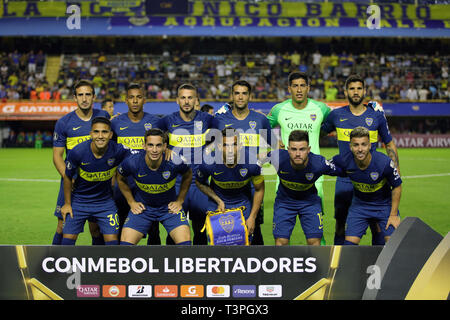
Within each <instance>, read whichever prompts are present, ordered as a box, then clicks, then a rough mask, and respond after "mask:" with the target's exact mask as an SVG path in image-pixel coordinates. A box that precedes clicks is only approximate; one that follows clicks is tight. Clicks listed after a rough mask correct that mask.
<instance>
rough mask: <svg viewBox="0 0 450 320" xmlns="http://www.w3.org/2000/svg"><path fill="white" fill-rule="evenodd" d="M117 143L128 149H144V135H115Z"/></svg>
mask: <svg viewBox="0 0 450 320" xmlns="http://www.w3.org/2000/svg"><path fill="white" fill-rule="evenodd" d="M117 143H120V144H122V145H124V146H125V147H128V148H130V149H144V137H117Z"/></svg>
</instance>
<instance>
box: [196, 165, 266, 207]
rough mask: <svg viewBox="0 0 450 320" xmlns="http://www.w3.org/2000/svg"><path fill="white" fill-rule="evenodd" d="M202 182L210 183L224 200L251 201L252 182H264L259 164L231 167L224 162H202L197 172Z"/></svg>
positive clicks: (197, 176) (234, 201) (233, 201)
mask: <svg viewBox="0 0 450 320" xmlns="http://www.w3.org/2000/svg"><path fill="white" fill-rule="evenodd" d="M195 176H196V179H198V181H199V182H200V183H203V184H207V185H208V178H209V177H211V181H210V183H209V186H210V187H211V189H212V190H213V191H214V192H215V193H216V194H217V196H218V197H219V198H220V199H222V201H223V202H225V203H227V202H232V203H236V202H239V201H241V200H242V201H251V190H250V186H251V184H260V183H262V182H264V177H263V176H262V174H261V166H260V165H259V164H237V165H236V166H235V167H233V168H229V167H227V166H226V165H224V164H215V163H214V164H206V163H203V164H201V165H200V166H199V167H198V168H197V171H196V172H195Z"/></svg>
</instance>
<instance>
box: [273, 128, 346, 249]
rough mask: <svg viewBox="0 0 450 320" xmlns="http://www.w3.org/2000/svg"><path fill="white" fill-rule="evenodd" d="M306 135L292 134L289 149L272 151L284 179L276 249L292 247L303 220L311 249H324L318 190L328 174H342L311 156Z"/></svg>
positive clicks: (279, 195) (275, 233)
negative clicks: (295, 227)
mask: <svg viewBox="0 0 450 320" xmlns="http://www.w3.org/2000/svg"><path fill="white" fill-rule="evenodd" d="M310 150H311V147H310V146H309V137H308V133H307V132H306V131H301V130H294V131H292V132H291V133H290V134H289V138H288V149H287V150H284V149H279V150H276V151H272V152H271V154H270V159H271V163H272V165H273V166H274V167H275V169H276V170H277V174H278V176H279V178H280V184H279V185H278V190H277V196H276V198H275V203H274V208H273V236H274V238H275V245H277V246H282V245H288V244H289V239H290V238H291V234H292V230H293V229H294V226H295V223H296V219H297V216H299V219H300V223H301V226H302V229H303V231H304V233H305V236H306V241H307V243H308V245H320V240H321V239H322V236H323V224H322V204H321V200H320V197H319V196H318V194H317V189H316V187H315V184H314V183H315V182H316V180H317V179H318V178H319V177H321V176H322V175H324V174H327V175H333V176H336V175H338V174H340V170H339V169H337V168H336V167H335V166H334V165H333V164H332V163H330V162H328V161H327V160H326V159H325V158H324V157H323V156H321V155H317V154H314V153H311V152H310Z"/></svg>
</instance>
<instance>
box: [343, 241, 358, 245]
mask: <svg viewBox="0 0 450 320" xmlns="http://www.w3.org/2000/svg"><path fill="white" fill-rule="evenodd" d="M344 246H357V244H356V243H353V242H351V241H347V240H344Z"/></svg>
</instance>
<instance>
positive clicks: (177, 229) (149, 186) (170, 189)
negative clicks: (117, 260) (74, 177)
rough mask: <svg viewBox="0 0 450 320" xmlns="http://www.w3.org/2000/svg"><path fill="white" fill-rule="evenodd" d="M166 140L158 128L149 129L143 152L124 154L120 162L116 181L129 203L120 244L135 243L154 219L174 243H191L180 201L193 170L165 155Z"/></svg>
mask: <svg viewBox="0 0 450 320" xmlns="http://www.w3.org/2000/svg"><path fill="white" fill-rule="evenodd" d="M166 140H167V139H166V135H165V134H164V132H162V131H161V130H160V129H150V130H148V131H147V133H146V134H145V146H144V150H145V152H141V153H138V154H135V155H133V156H131V157H129V158H127V159H126V160H125V161H124V162H123V163H122V164H121V165H120V166H119V169H118V174H117V182H118V183H119V187H120V190H121V191H122V193H123V195H124V196H125V199H127V202H128V204H129V206H130V212H129V214H128V217H127V220H126V221H125V224H124V226H123V229H122V235H121V241H120V244H121V245H133V244H137V243H138V242H139V241H140V240H141V239H142V237H143V236H144V235H145V234H146V233H147V231H148V229H149V228H150V225H151V224H152V223H153V222H154V221H156V222H159V221H160V222H161V223H162V224H163V226H164V227H165V228H166V230H167V233H168V234H169V235H170V237H171V238H172V239H173V241H174V242H175V244H180V245H190V244H191V240H190V239H191V233H190V229H189V222H188V221H187V218H186V215H185V213H184V211H183V202H184V199H185V197H186V194H187V192H188V189H189V186H190V184H191V181H192V171H191V169H190V168H189V166H188V165H187V164H185V163H184V162H183V161H181V158H179V157H178V156H176V155H173V161H172V160H166V159H165V155H164V153H165V151H166V148H167V141H166ZM174 161H175V162H178V163H179V164H176V163H175V162H174ZM128 176H130V177H132V178H133V179H134V181H135V182H136V185H137V188H136V191H135V194H134V195H133V193H132V192H131V189H130V187H129V186H128V184H127V177H128ZM178 176H181V185H180V189H179V190H180V191H179V192H178V196H177V193H176V190H175V181H176V178H177V177H178Z"/></svg>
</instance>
